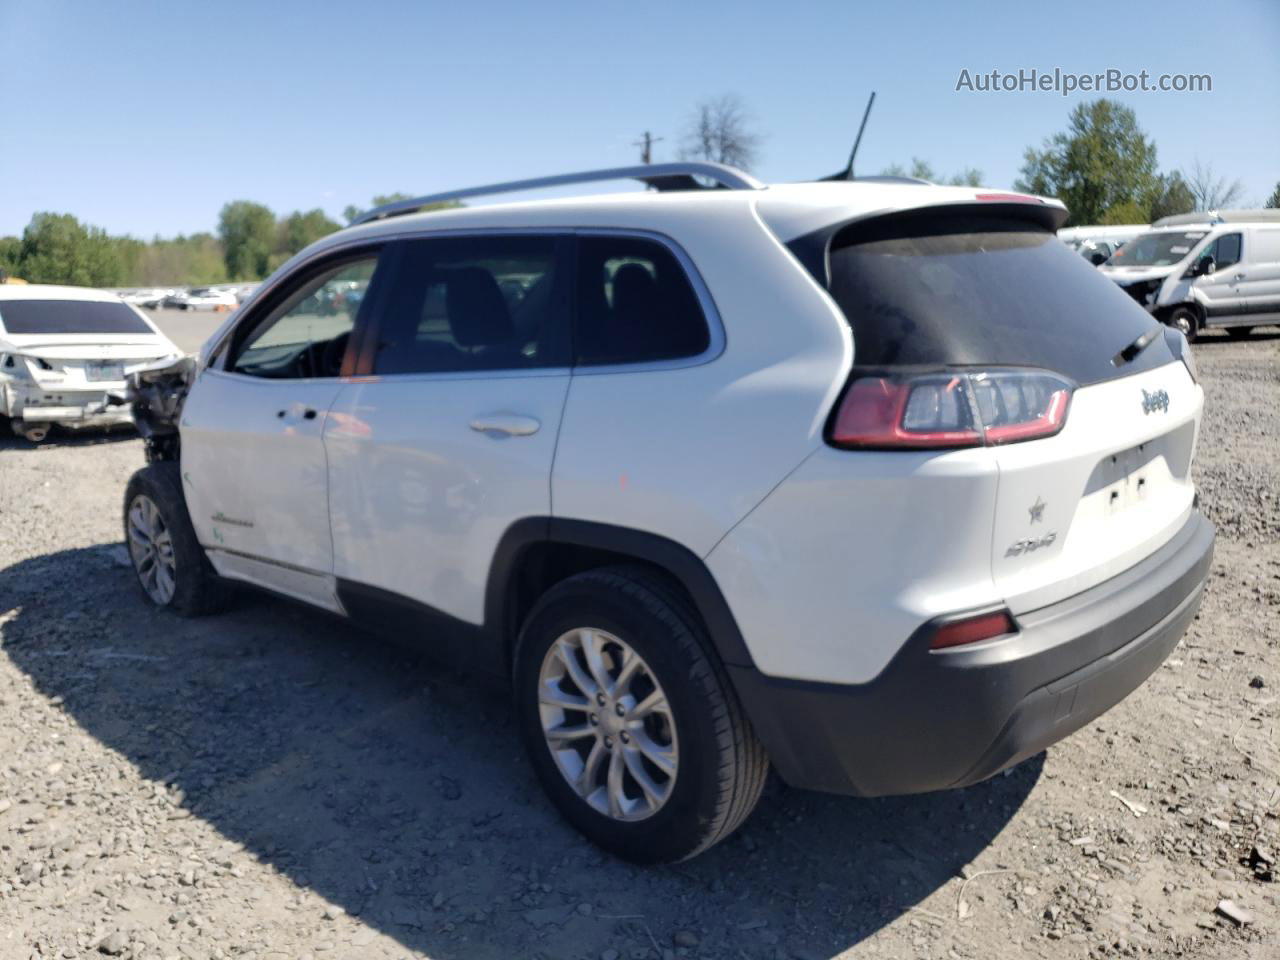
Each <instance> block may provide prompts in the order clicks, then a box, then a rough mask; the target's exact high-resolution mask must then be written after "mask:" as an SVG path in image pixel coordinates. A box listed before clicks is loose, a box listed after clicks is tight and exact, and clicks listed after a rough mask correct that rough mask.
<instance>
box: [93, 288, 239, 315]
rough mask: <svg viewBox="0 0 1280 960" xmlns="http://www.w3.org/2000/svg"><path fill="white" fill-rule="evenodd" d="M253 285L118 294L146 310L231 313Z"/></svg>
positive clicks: (119, 292) (138, 291)
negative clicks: (226, 311) (223, 311)
mask: <svg viewBox="0 0 1280 960" xmlns="http://www.w3.org/2000/svg"><path fill="white" fill-rule="evenodd" d="M257 288H258V284H256V283H235V284H214V285H210V286H204V287H150V288H143V289H139V290H117V291H116V293H117V295H118V296H119V297H120V299H121V300H123V301H124V302H125V303H130V304H133V305H134V306H139V307H145V308H146V309H148V310H160V309H165V310H234V309H235V308H236V307H237V306H239V305H240V304H241V303H242V302H244V301H245V300H246V299H247V298H248V297H249V294H251V293H252V292H253V291H254V290H256V289H257Z"/></svg>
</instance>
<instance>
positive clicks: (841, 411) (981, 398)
mask: <svg viewBox="0 0 1280 960" xmlns="http://www.w3.org/2000/svg"><path fill="white" fill-rule="evenodd" d="M1074 389H1075V385H1074V384H1073V383H1071V382H1070V381H1069V380H1066V379H1064V378H1063V377H1060V376H1058V375H1057V374H1053V373H1045V372H1043V371H1040V370H1017V369H1015V370H963V371H960V370H957V371H954V372H944V373H926V374H915V375H912V374H888V375H875V374H871V375H863V376H859V375H858V374H856V373H855V374H854V379H853V380H852V381H851V382H850V384H849V386H848V388H847V389H846V390H845V393H844V396H843V397H842V398H841V400H840V405H839V406H838V407H837V408H836V412H835V416H834V417H833V418H832V421H831V427H830V431H829V436H830V441H831V443H832V444H833V445H835V446H838V447H855V448H856V447H863V448H873V449H905V450H926V449H937V448H955V447H981V446H996V445H998V444H1004V443H1017V442H1019V441H1022V440H1035V439H1037V438H1040V437H1050V436H1053V435H1054V434H1055V433H1057V432H1058V431H1060V430H1061V429H1062V427H1063V425H1064V424H1065V423H1066V420H1067V408H1068V407H1069V406H1070V403H1071V394H1072V391H1073V390H1074Z"/></svg>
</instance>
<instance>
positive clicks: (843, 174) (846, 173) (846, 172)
mask: <svg viewBox="0 0 1280 960" xmlns="http://www.w3.org/2000/svg"><path fill="white" fill-rule="evenodd" d="M875 102H876V92H875V91H874V90H872V91H871V96H870V98H869V99H868V100H867V109H865V110H863V111H862V123H861V124H859V126H858V137H857V139H856V140H854V141H853V149H852V150H850V151H849V163H848V164H847V165H846V166H845V168H844V169H843V170H841V171H840V172H839V173H835V174H832V175H831V176H829V177H823V178H822V179H823V180H852V179H853V161H854V159H855V158H856V157H857V156H858V146H859V144H861V143H862V132H863V131H864V130H866V129H867V118H868V117H870V116H871V106H872V104H874V103H875Z"/></svg>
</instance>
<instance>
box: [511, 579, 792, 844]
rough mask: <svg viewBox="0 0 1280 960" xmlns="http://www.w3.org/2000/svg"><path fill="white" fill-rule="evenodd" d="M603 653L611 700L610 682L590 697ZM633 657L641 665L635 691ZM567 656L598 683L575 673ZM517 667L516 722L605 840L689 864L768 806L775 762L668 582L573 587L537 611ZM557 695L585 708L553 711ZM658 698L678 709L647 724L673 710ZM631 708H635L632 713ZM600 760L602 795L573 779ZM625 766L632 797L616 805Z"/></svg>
mask: <svg viewBox="0 0 1280 960" xmlns="http://www.w3.org/2000/svg"><path fill="white" fill-rule="evenodd" d="M575 644H579V645H578V646H576V647H575ZM591 647H594V648H595V649H597V650H600V651H602V653H603V655H602V656H601V657H600V661H601V662H602V663H604V664H605V669H606V672H607V673H608V677H607V678H606V680H608V681H611V682H613V684H614V685H613V687H612V694H611V695H610V696H608V698H607V699H606V700H605V702H604V703H603V704H602V703H601V702H600V701H599V699H598V696H597V695H598V694H599V692H600V690H601V687H602V686H603V685H600V684H595V690H596V694H597V695H591V690H590V689H589V688H590V687H591V685H592V684H593V683H594V677H593V676H592V674H591V673H590V670H589V669H588V667H587V660H586V656H585V652H586V650H587V649H588V648H591ZM627 649H629V650H630V651H631V653H633V654H634V655H635V656H636V657H638V659H639V661H640V663H639V665H638V666H636V667H635V669H634V672H633V673H631V678H630V680H629V681H628V683H627V685H626V688H625V690H624V689H623V683H622V682H621V680H620V674H621V673H622V672H623V671H621V669H620V668H621V666H622V664H623V663H624V662H626V661H625V660H624V659H623V657H624V656H625V653H626V650H627ZM566 651H568V653H567V656H569V657H570V658H574V659H576V663H577V666H578V670H579V671H580V672H579V674H578V675H579V676H580V677H582V678H584V679H585V680H586V681H588V683H587V684H586V685H585V686H584V685H579V684H577V683H575V682H574V680H573V677H572V676H571V675H570V670H569V669H568V666H567V665H568V661H567V660H566V659H565V656H566ZM514 661H515V662H514V670H513V681H514V690H515V701H516V704H515V706H516V715H517V717H518V719H519V722H520V726H521V730H522V733H523V735H524V738H525V744H526V747H527V749H528V751H529V757H530V760H531V761H532V763H533V767H534V770H535V772H536V773H537V776H538V779H539V781H540V782H541V784H542V786H543V789H545V790H546V792H547V794H548V796H550V798H551V801H552V802H553V803H554V804H555V806H556V807H557V808H558V809H559V810H560V812H561V814H563V816H564V817H565V819H566V820H568V821H569V822H570V823H571V824H573V825H574V826H575V827H577V829H578V830H579V831H581V832H582V833H583V834H584V835H585V836H586V837H587V838H588V839H590V840H591V841H592V842H593V843H595V844H597V845H598V846H600V847H602V848H604V849H605V850H607V851H609V852H610V853H612V854H615V855H616V856H618V857H621V858H623V859H625V860H630V861H632V862H633V863H644V864H647V863H670V862H675V861H678V860H686V859H688V858H690V857H693V856H695V855H697V854H699V853H701V852H702V851H704V850H706V849H708V848H709V847H711V846H713V845H714V844H716V843H719V842H720V841H721V840H723V839H725V837H727V836H729V834H731V833H732V832H733V831H734V830H736V829H737V828H738V827H739V826H740V825H741V824H742V823H743V821H745V820H746V819H747V817H748V816H749V815H750V814H751V811H752V810H754V809H755V806H756V803H757V801H758V800H759V799H760V794H761V791H762V790H763V789H764V784H765V779H766V777H767V775H768V772H769V759H768V756H767V755H766V754H765V751H764V747H763V746H762V745H761V744H760V741H759V740H758V739H756V736H755V733H754V732H753V731H752V729H751V727H750V725H749V724H748V722H747V719H746V717H745V715H744V714H743V712H742V707H741V705H740V704H739V703H738V700H737V696H736V695H735V694H734V691H733V689H732V687H731V686H730V684H729V680H728V677H727V676H726V674H725V672H724V669H723V668H722V667H721V665H720V663H719V661H718V660H717V659H716V658H715V655H714V653H713V652H712V650H711V646H710V644H709V642H708V640H707V638H706V636H705V632H704V630H703V628H702V625H701V623H700V622H699V619H698V617H697V615H696V614H695V613H694V612H693V611H692V610H691V609H690V607H689V606H688V604H687V602H686V601H685V600H684V599H683V597H682V596H681V595H680V594H679V593H678V591H676V590H675V589H673V588H671V587H670V586H669V585H668V584H667V583H666V581H665V580H663V579H662V578H660V577H658V576H656V575H654V574H652V573H650V572H649V571H648V570H646V569H645V568H643V567H607V568H602V569H599V570H592V571H589V572H587V573H582V574H579V575H577V576H574V577H571V578H569V579H568V580H565V581H563V582H562V583H560V584H558V585H557V586H555V587H553V588H552V589H551V590H549V591H548V592H547V593H546V594H545V595H544V596H543V597H542V598H541V599H540V600H539V601H538V603H537V604H536V605H535V606H534V609H533V610H532V611H531V612H530V614H529V617H528V619H527V620H526V621H525V625H524V628H523V629H522V630H521V632H520V637H519V640H518V643H517V647H516V653H515V658H514ZM557 673H559V674H560V676H559V679H557V680H549V679H548V677H549V676H550V675H554V674H557ZM583 694H588V696H582V695H583ZM544 695H545V696H546V697H553V696H558V697H560V698H561V702H563V700H564V699H570V700H573V701H574V702H575V703H581V704H583V705H585V706H583V707H582V708H581V709H578V708H570V709H560V707H559V706H556V705H552V704H547V703H542V702H540V700H542V699H543V697H544ZM614 695H616V699H615V696H614ZM655 698H664V699H665V708H666V712H665V714H664V713H663V710H662V708H657V709H654V710H653V711H652V712H649V713H648V714H645V715H644V717H643V719H637V717H640V716H641V715H642V714H644V711H643V709H642V708H644V706H645V704H651V703H654V702H658V703H662V702H663V700H662V699H658V700H656V701H655ZM593 701H594V703H593ZM636 701H640V703H638V704H637V703H636ZM596 708H599V709H598V710H597V709H596ZM624 709H625V710H627V711H633V712H631V713H628V714H627V715H626V716H623V715H622V713H623V710H624ZM597 720H598V721H599V722H598V723H597V722H596V721H597ZM548 727H549V728H551V729H552V731H553V732H552V734H551V735H549V734H548V733H547V728H548ZM560 729H563V730H565V731H566V732H568V733H571V734H572V735H573V737H574V739H572V740H565V741H559V740H557V742H559V743H560V744H561V749H559V750H553V748H552V746H551V743H552V738H553V737H554V733H555V732H556V731H557V730H560ZM580 730H586V731H589V732H586V733H581V732H578V731H580ZM610 741H612V746H609V744H610ZM655 751H656V752H655ZM597 753H598V754H599V757H600V759H599V762H598V764H597V766H596V767H595V770H596V776H595V777H591V778H588V780H589V782H590V783H591V784H593V785H597V784H598V786H594V789H593V787H592V786H587V787H584V788H581V789H580V788H579V787H578V786H575V785H574V783H572V782H571V779H570V778H571V776H573V775H574V774H578V775H579V776H580V775H581V773H582V772H585V771H586V769H587V768H588V767H589V765H590V764H591V758H592V757H594V756H596V755H597ZM615 756H617V757H618V758H619V759H617V760H615V759H614V757H615ZM654 756H657V757H659V759H663V760H665V759H667V758H670V759H672V760H673V761H674V763H673V765H672V769H673V770H674V775H672V776H667V775H666V774H665V773H664V772H663V767H660V766H658V765H657V764H653V763H650V762H649V760H650V758H651V757H654ZM575 757H576V758H577V759H576V760H575ZM615 764H616V765H617V766H618V770H619V772H618V774H617V782H618V783H619V784H620V785H621V786H622V788H623V789H622V791H621V794H620V796H621V799H620V801H619V802H618V805H617V807H616V808H615V806H614V803H613V801H612V800H611V799H610V797H611V796H618V795H619V794H616V793H614V791H612V790H611V789H610V785H611V783H612V782H613V781H612V779H611V774H612V769H613V766H614V765H615ZM633 764H634V765H635V766H637V767H639V770H640V774H641V775H643V776H644V777H646V778H647V783H648V789H641V780H640V779H639V778H638V777H639V775H638V774H637V773H636V772H635V770H634V769H633ZM653 788H656V790H655V789H653ZM659 794H660V795H659ZM624 804H627V805H630V806H629V807H627V808H624Z"/></svg>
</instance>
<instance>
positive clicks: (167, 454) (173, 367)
mask: <svg viewBox="0 0 1280 960" xmlns="http://www.w3.org/2000/svg"><path fill="white" fill-rule="evenodd" d="M195 372H196V362H195V359H194V358H192V357H181V358H179V359H178V360H172V361H161V362H159V363H155V364H152V365H151V366H148V367H144V368H142V369H141V370H136V371H134V372H133V373H132V374H130V375H129V405H130V407H131V409H132V410H133V421H134V423H135V424H136V425H137V427H138V432H139V433H140V434H142V436H143V438H144V439H145V440H146V444H147V461H148V462H149V463H150V462H154V461H157V460H177V459H178V450H179V442H180V437H179V434H178V426H179V423H180V421H181V419H182V407H183V404H184V403H185V402H186V399H187V391H188V390H190V389H191V383H192V381H193V380H194V379H195Z"/></svg>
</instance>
